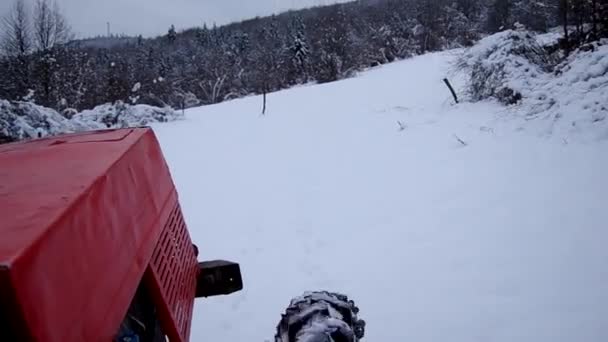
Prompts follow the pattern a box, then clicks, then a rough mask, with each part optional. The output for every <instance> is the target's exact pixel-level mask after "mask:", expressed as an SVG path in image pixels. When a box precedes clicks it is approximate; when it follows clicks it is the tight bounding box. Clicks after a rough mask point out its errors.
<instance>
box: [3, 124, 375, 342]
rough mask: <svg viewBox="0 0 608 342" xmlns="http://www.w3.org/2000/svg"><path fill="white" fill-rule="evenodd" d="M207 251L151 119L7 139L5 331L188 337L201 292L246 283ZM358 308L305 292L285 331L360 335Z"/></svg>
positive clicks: (13, 335)
mask: <svg viewBox="0 0 608 342" xmlns="http://www.w3.org/2000/svg"><path fill="white" fill-rule="evenodd" d="M198 254H199V253H198V247H197V246H196V245H195V244H193V242H192V240H191V237H190V234H189V232H188V229H187V226H186V221H185V219H184V215H183V213H182V209H181V207H180V203H179V199H178V193H177V190H176V188H175V185H174V183H173V180H172V177H171V174H170V171H169V167H168V165H167V163H166V161H165V159H164V157H163V153H162V150H161V147H160V144H159V142H158V141H157V139H156V136H155V134H154V131H153V130H152V129H150V128H146V127H142V128H127V129H117V130H103V131H92V132H86V133H76V134H65V135H61V136H55V137H48V138H42V139H36V140H30V141H25V142H17V143H11V144H5V145H0V341H3V342H4V341H7V342H9V341H41V342H71V341H74V342H76V341H108V342H110V341H116V342H161V341H162V342H165V341H171V342H173V341H182V342H186V341H190V331H191V324H192V314H193V307H194V302H195V299H196V298H206V297H211V296H218V295H228V294H231V293H234V292H237V291H240V290H241V289H242V288H243V281H242V277H241V270H240V266H239V264H237V263H234V262H229V261H224V260H215V261H206V262H199V261H198V260H197V257H198ZM357 313H358V308H357V307H356V306H355V305H354V302H352V301H350V300H348V298H347V297H346V296H343V295H341V294H335V293H330V292H311V293H306V294H305V295H304V296H301V297H298V298H296V299H294V300H292V302H291V304H290V305H289V307H288V309H287V311H286V312H285V314H284V315H283V316H282V318H281V320H280V323H279V325H278V326H277V333H276V336H275V340H276V341H278V342H293V341H315V342H317V341H335V342H343V341H344V342H354V341H358V340H360V339H361V338H362V337H363V334H364V328H365V322H364V321H362V320H359V319H358V318H357Z"/></svg>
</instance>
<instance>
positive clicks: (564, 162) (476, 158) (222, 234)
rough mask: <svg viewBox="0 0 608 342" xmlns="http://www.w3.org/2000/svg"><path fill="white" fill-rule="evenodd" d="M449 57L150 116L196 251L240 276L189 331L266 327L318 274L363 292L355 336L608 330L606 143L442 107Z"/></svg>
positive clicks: (512, 337)
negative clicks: (234, 267) (169, 117)
mask: <svg viewBox="0 0 608 342" xmlns="http://www.w3.org/2000/svg"><path fill="white" fill-rule="evenodd" d="M453 59H454V56H453V52H446V53H438V54H431V55H426V56H421V57H416V58H413V59H410V60H407V61H403V62H398V63H394V64H391V65H387V66H384V67H381V68H378V69H376V70H372V71H369V72H366V73H363V74H361V75H360V76H359V77H356V78H353V79H349V80H345V81H341V82H336V83H332V84H326V85H317V86H305V87H299V88H295V89H291V90H287V91H282V92H279V93H275V94H270V95H269V97H268V113H267V115H266V116H260V111H261V105H262V103H261V98H259V97H249V98H245V99H241V100H236V101H231V102H227V103H223V104H219V105H215V106H207V107H203V108H198V109H192V110H189V111H187V112H186V120H182V121H176V122H172V123H166V124H158V125H155V126H154V128H155V131H156V133H157V135H158V137H159V139H160V141H161V144H162V147H163V150H164V153H165V155H166V158H167V161H168V163H169V165H170V168H171V170H172V173H173V176H174V179H175V181H176V185H177V187H178V191H179V193H180V199H181V202H182V205H183V210H184V212H185V215H186V219H187V222H188V225H189V228H190V230H191V234H192V237H193V239H194V241H195V243H196V244H197V245H198V246H199V248H200V250H201V258H202V259H216V258H225V259H229V260H234V261H238V262H240V264H241V269H242V272H243V276H244V285H245V289H244V290H243V291H242V292H240V293H238V294H234V295H231V296H227V297H220V298H214V299H209V300H201V301H198V302H197V305H196V308H195V320H194V325H193V331H192V340H193V341H231V342H251V341H258V342H263V341H271V340H272V339H273V335H274V331H275V326H276V324H277V323H278V321H279V320H280V315H281V313H282V312H283V310H284V309H285V308H286V306H287V305H288V304H289V300H290V299H291V298H292V297H294V296H298V295H300V294H302V293H303V292H304V291H307V290H321V289H327V290H332V291H340V292H344V293H345V294H348V295H349V297H352V298H353V299H354V300H355V301H356V303H357V305H358V306H359V307H360V308H361V313H360V315H359V316H360V318H363V319H365V320H366V321H367V332H366V338H365V341H416V342H425V341H429V342H430V341H433V342H436V341H451V342H471V341H484V342H486V341H494V342H498V341H502V342H513V341H519V342H544V341H546V342H556V341H564V342H572V341H585V342H594V341H598V342H599V341H606V340H608V268H607V266H606V265H608V248H607V246H608V178H607V176H608V153H606V152H607V151H608V142H607V141H606V140H602V139H598V137H599V136H601V135H598V134H597V132H591V133H590V136H588V137H587V136H585V135H584V134H585V133H584V132H577V133H576V134H572V135H570V134H571V133H572V132H570V131H568V130H559V131H554V132H556V133H555V134H551V135H547V133H546V132H547V131H546V129H544V128H545V127H543V121H542V120H543V119H542V118H536V119H531V121H527V119H523V118H522V116H512V115H510V113H511V112H513V111H516V110H517V107H515V108H505V107H502V106H500V105H498V104H495V103H491V102H481V103H477V104H470V103H464V104H460V105H454V104H452V101H451V95H450V94H449V92H448V90H447V88H446V87H445V85H444V84H443V83H442V78H443V77H445V76H447V75H449V72H448V67H449V65H450V64H451V63H452V61H453ZM450 77H452V80H453V82H454V83H455V85H456V88H458V89H462V84H463V80H461V79H459V78H458V77H454V76H450ZM398 122H400V123H398ZM551 122H553V121H551ZM549 124H551V123H549ZM401 127H403V129H402V128H401ZM581 137H583V138H584V139H581ZM585 137H586V138H589V139H586V138H585ZM459 139H460V140H461V141H462V143H461V142H459V141H458V140H459ZM463 143H464V144H463ZM465 144H466V146H465Z"/></svg>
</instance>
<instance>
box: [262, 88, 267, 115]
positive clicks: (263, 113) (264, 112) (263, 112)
mask: <svg viewBox="0 0 608 342" xmlns="http://www.w3.org/2000/svg"><path fill="white" fill-rule="evenodd" d="M266 92H267V91H266V85H264V106H263V107H262V115H266Z"/></svg>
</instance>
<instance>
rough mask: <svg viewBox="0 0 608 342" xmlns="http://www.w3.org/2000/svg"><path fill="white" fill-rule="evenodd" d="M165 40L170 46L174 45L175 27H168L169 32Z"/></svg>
mask: <svg viewBox="0 0 608 342" xmlns="http://www.w3.org/2000/svg"><path fill="white" fill-rule="evenodd" d="M167 40H168V41H169V43H170V44H173V43H175V41H176V40H177V32H176V31H175V25H171V27H169V31H168V32H167Z"/></svg>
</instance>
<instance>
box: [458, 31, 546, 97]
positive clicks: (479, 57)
mask: <svg viewBox="0 0 608 342" xmlns="http://www.w3.org/2000/svg"><path fill="white" fill-rule="evenodd" d="M556 63H557V60H556V58H554V57H552V56H551V55H550V54H549V53H547V52H546V51H545V49H544V48H543V47H542V46H541V45H540V44H539V43H538V42H537V41H536V39H535V37H534V36H533V34H532V33H530V32H527V31H513V30H508V31H503V32H500V33H497V34H495V35H492V36H489V37H487V38H484V39H482V40H481V41H480V42H479V43H477V44H476V45H475V46H473V47H471V48H470V49H468V50H466V51H465V53H464V54H463V55H462V56H461V57H460V58H459V60H458V65H457V66H458V68H459V69H461V70H464V71H466V72H467V74H468V80H469V82H468V87H467V88H468V91H469V95H470V96H471V99H472V100H473V101H480V100H483V99H487V98H496V99H497V100H498V101H500V102H502V103H504V104H508V105H509V104H515V103H517V102H519V101H520V100H522V97H523V94H524V93H525V92H526V90H527V89H530V88H534V87H535V86H537V84H538V83H539V82H543V79H542V76H543V75H544V74H545V73H547V72H549V71H551V69H552V68H553V67H554V66H555V64H556Z"/></svg>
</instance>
